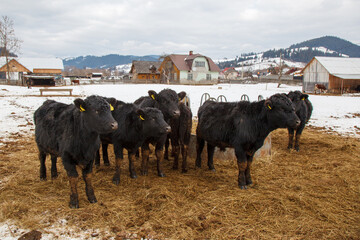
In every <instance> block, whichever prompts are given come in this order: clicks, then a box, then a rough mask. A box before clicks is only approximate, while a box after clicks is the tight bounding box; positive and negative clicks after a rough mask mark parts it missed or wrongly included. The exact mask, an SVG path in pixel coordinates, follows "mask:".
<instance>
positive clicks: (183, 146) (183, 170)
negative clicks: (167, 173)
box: [181, 144, 188, 173]
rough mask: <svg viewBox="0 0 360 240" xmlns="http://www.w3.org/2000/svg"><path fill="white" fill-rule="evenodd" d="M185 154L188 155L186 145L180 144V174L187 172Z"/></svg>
mask: <svg viewBox="0 0 360 240" xmlns="http://www.w3.org/2000/svg"><path fill="white" fill-rule="evenodd" d="M187 153H188V145H185V144H181V154H182V172H183V173H186V172H187Z"/></svg>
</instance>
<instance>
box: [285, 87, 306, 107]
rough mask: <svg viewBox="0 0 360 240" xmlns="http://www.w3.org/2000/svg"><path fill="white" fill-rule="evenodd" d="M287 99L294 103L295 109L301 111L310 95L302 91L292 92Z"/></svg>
mask: <svg viewBox="0 0 360 240" xmlns="http://www.w3.org/2000/svg"><path fill="white" fill-rule="evenodd" d="M287 97H288V98H290V100H291V101H292V102H293V103H294V105H295V109H296V110H298V109H300V107H301V105H302V104H304V101H305V100H306V99H308V97H309V95H307V94H304V93H302V92H300V91H291V92H289V93H288V94H287Z"/></svg>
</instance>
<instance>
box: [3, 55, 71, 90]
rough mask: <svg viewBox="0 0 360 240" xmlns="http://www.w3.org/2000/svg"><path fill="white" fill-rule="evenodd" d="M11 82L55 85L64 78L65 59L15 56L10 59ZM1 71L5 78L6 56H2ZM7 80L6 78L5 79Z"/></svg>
mask: <svg viewBox="0 0 360 240" xmlns="http://www.w3.org/2000/svg"><path fill="white" fill-rule="evenodd" d="M9 68H10V84H12V85H26V82H27V81H29V82H31V84H32V85H55V82H56V81H61V80H62V75H61V73H62V70H63V69H64V65H63V61H62V60H61V59H59V58H13V59H11V60H10V61H9ZM0 72H2V73H3V74H2V75H3V78H4V79H5V78H6V77H5V73H6V72H7V67H6V61H5V57H1V58H0ZM4 81H5V80H4Z"/></svg>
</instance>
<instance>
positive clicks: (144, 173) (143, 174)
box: [140, 171, 148, 176]
mask: <svg viewBox="0 0 360 240" xmlns="http://www.w3.org/2000/svg"><path fill="white" fill-rule="evenodd" d="M140 174H141V175H142V176H147V175H148V171H141V172H140Z"/></svg>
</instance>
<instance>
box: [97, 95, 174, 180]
mask: <svg viewBox="0 0 360 240" xmlns="http://www.w3.org/2000/svg"><path fill="white" fill-rule="evenodd" d="M113 116H114V118H115V120H116V121H117V122H118V124H119V128H118V129H117V130H116V131H115V132H112V133H110V134H106V135H100V139H101V141H102V150H103V159H104V162H107V163H108V162H109V160H108V155H107V147H108V144H113V145H114V152H115V159H116V160H115V161H116V164H115V174H114V177H113V183H114V184H116V185H118V184H119V183H120V167H121V162H122V160H123V158H124V157H123V149H124V148H125V149H126V150H127V151H128V158H129V171H130V177H131V178H136V177H137V176H136V172H135V170H134V165H133V159H134V156H135V153H136V151H137V149H138V148H139V147H140V146H141V145H142V144H143V142H144V141H145V140H146V139H149V138H157V137H159V136H163V135H166V134H167V133H168V132H170V126H169V125H168V124H167V123H166V122H165V120H164V117H163V114H162V113H161V111H160V110H158V109H156V108H148V107H146V108H143V109H140V108H139V107H138V106H136V105H135V104H130V103H123V102H121V101H117V103H116V104H115V106H114V111H113ZM95 164H97V165H99V164H100V155H99V154H97V158H96V160H95Z"/></svg>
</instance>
